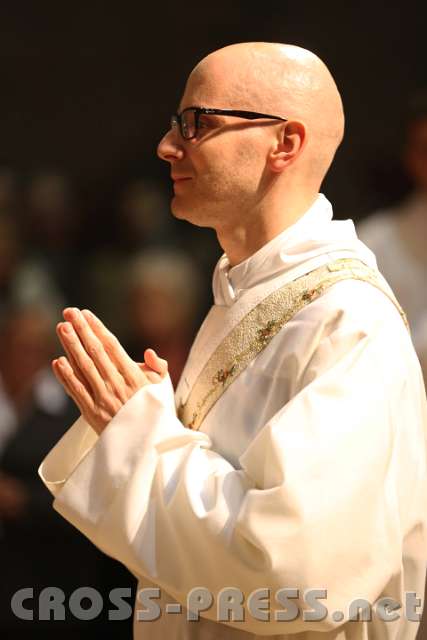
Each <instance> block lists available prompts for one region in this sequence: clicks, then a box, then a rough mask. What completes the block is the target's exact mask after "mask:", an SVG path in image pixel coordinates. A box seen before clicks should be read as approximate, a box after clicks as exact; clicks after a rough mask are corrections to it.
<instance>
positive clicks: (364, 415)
mask: <svg viewBox="0 0 427 640" xmlns="http://www.w3.org/2000/svg"><path fill="white" fill-rule="evenodd" d="M343 128H344V117H343V109H342V104H341V99H340V96H339V93H338V90H337V87H336V85H335V82H334V80H333V78H332V77H331V74H330V73H329V71H328V69H327V68H326V67H325V65H324V64H323V62H322V61H321V60H319V58H317V57H316V56H315V55H314V54H312V53H310V52H309V51H305V50H304V49H301V48H298V47H295V46H289V45H280V44H270V43H245V44H238V45H233V46H229V47H226V48H224V49H221V50H219V51H216V52H214V53H212V54H211V55H209V56H207V57H206V58H205V59H204V60H202V61H201V62H200V63H199V64H198V65H197V66H196V68H195V69H194V70H193V72H192V73H191V75H190V77H189V79H188V82H187V84H186V87H185V91H184V94H183V97H182V100H181V103H180V106H179V111H178V113H177V114H176V115H174V116H173V117H172V120H171V128H170V130H169V131H168V132H167V133H166V135H165V136H164V138H163V139H162V140H161V142H160V144H159V148H158V154H159V156H160V158H162V159H163V160H165V161H166V162H168V163H169V164H170V168H171V176H172V179H173V183H174V196H173V200H172V211H173V213H174V215H175V216H176V217H178V218H183V219H186V220H188V221H190V222H191V223H193V224H196V225H199V226H207V227H212V228H213V229H214V230H215V231H216V233H217V236H218V240H219V242H220V244H221V246H222V248H223V249H224V255H223V256H222V257H221V259H220V260H219V262H218V265H217V267H216V270H215V273H214V278H213V293H214V305H213V307H212V309H211V310H210V312H209V314H208V316H207V318H206V320H205V321H204V323H203V325H202V327H201V329H200V331H199V333H198V335H197V337H196V340H195V342H194V345H193V347H192V349H191V352H190V355H189V358H188V361H187V364H186V367H185V370H184V372H183V375H182V377H181V380H180V383H179V385H178V388H177V390H176V394H175V398H174V395H173V390H172V387H171V384H170V380H169V377H168V375H167V373H166V368H167V364H166V363H165V361H163V360H161V359H160V358H159V356H158V355H157V354H156V353H155V352H153V351H152V350H150V349H148V350H147V351H146V354H145V363H144V364H142V365H139V364H138V363H136V362H133V361H132V360H130V359H129V357H128V356H127V355H126V353H124V352H123V350H122V348H121V347H120V345H119V344H118V342H117V341H116V339H115V338H114V336H112V335H111V334H110V333H109V332H108V330H107V329H106V328H105V327H104V326H103V325H102V323H101V322H100V320H98V319H97V318H96V317H95V316H93V315H92V314H91V313H90V312H89V311H88V310H84V311H83V312H81V311H79V310H77V309H67V310H65V312H64V318H65V322H63V323H60V325H59V326H58V335H59V337H60V339H61V341H62V344H63V346H64V349H65V352H66V356H64V357H61V358H59V359H58V360H56V361H54V363H53V368H54V371H55V373H56V375H57V377H58V379H59V380H60V381H61V382H62V384H63V385H64V387H65V389H66V390H67V392H68V393H69V394H70V395H71V397H72V398H74V400H75V402H76V403H77V405H78V406H79V408H80V411H81V414H82V416H81V418H80V419H79V420H78V421H77V423H76V424H74V425H73V426H72V427H71V429H70V430H69V431H68V433H67V434H66V435H65V437H64V438H63V439H62V440H61V441H60V443H58V445H57V446H56V447H55V449H53V451H52V452H51V453H50V454H49V456H48V457H47V458H46V460H45V461H44V463H43V465H42V467H41V471H40V473H41V476H42V478H43V480H44V482H45V483H46V485H47V486H48V487H49V489H50V490H51V491H52V493H53V494H54V496H55V500H54V507H55V509H57V511H58V512H59V513H60V514H62V515H63V516H64V517H65V518H67V520H69V521H70V522H72V523H73V524H74V525H75V526H76V527H78V528H79V529H80V530H81V531H82V532H83V533H84V534H85V535H86V536H88V537H89V538H90V539H91V540H92V541H93V542H94V543H95V544H96V545H97V546H99V547H100V548H101V549H103V550H104V551H105V552H106V553H108V554H110V555H111V556H113V557H115V558H117V559H119V560H120V561H121V562H123V563H124V564H125V565H126V566H127V567H128V568H129V569H130V570H131V571H133V572H134V573H135V575H136V576H137V577H138V578H139V589H140V591H139V596H138V598H137V602H136V607H135V637H136V638H148V639H149V640H160V639H162V640H164V639H168V640H175V639H176V640H178V639H188V640H189V639H190V638H191V639H194V638H197V639H201V640H208V639H209V640H213V639H214V638H218V639H219V638H221V640H224V639H225V640H251V639H255V638H257V639H258V640H259V639H261V638H270V637H276V638H278V639H283V640H284V639H287V640H291V639H295V640H332V639H334V640H344V639H345V640H350V639H351V640H355V639H356V638H357V639H360V640H362V639H363V640H367V639H369V640H372V639H374V638H375V639H376V640H378V639H379V638H381V639H390V640H391V639H392V638H393V639H397V638H401V639H405V640H411V639H413V638H415V636H416V632H417V627H418V619H419V616H420V610H421V607H420V600H422V598H423V595H424V591H423V585H424V575H425V567H426V554H427V544H426V527H427V522H426V520H427V517H426V504H427V502H426V499H427V481H426V477H427V475H426V422H427V411H426V400H425V390H424V386H423V380H422V375H421V371H420V367H419V363H418V361H417V358H416V355H415V353H414V350H413V347H412V343H411V339H410V336H409V333H408V330H407V326H406V322H405V316H404V313H403V311H402V309H401V308H400V306H399V303H398V302H397V300H396V299H395V297H394V295H393V293H392V291H391V290H390V288H389V287H388V285H387V283H386V282H385V281H384V279H383V278H382V277H381V275H380V274H379V273H378V271H377V268H376V262H375V258H374V256H373V254H372V253H371V252H370V251H369V250H368V249H367V248H366V247H365V246H364V245H363V244H362V243H361V242H360V241H359V240H358V239H357V236H356V234H355V231H354V226H353V223H352V222H351V221H349V220H347V221H345V222H336V221H333V220H332V209H331V205H330V203H329V202H328V201H327V200H326V198H325V197H324V196H323V195H321V194H319V189H320V186H321V183H322V180H323V178H324V176H325V173H326V172H327V170H328V167H329V166H330V164H331V162H332V159H333V156H334V153H335V151H336V149H337V147H338V145H339V143H340V141H341V139H342V135H343ZM160 355H161V354H160Z"/></svg>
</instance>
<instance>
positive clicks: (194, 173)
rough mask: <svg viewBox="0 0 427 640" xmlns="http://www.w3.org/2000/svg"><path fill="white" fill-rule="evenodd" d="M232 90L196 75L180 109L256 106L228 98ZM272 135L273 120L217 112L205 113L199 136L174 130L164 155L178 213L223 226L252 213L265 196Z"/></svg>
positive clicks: (198, 222) (200, 223) (166, 140)
mask: <svg viewBox="0 0 427 640" xmlns="http://www.w3.org/2000/svg"><path fill="white" fill-rule="evenodd" d="M227 93H228V92H227V91H226V90H225V87H223V90H221V87H220V86H219V83H218V82H215V83H214V82H212V81H209V78H208V77H206V75H201V74H198V75H196V76H195V77H192V76H190V79H189V81H188V83H187V86H186V89H185V92H184V95H183V97H182V100H181V103H180V106H179V112H181V111H182V110H183V109H185V108H187V107H191V106H193V107H194V106H197V107H211V108H222V109H227V108H229V109H230V108H234V109H236V108H239V109H244V108H250V107H247V105H245V104H244V102H243V100H241V101H240V103H236V100H235V99H234V100H231V99H230V98H228V99H227ZM272 134H273V127H272V124H271V122H269V123H268V126H265V123H264V125H261V124H260V123H259V122H256V121H255V123H254V122H250V121H247V120H242V119H239V118H234V117H230V116H214V115H200V120H199V130H198V133H197V137H196V138H195V139H192V140H184V139H183V138H182V136H181V134H180V132H179V128H178V127H176V128H174V129H172V130H170V131H168V132H167V133H166V135H165V136H164V137H163V139H162V140H161V141H160V143H159V146H158V155H159V157H160V158H162V159H163V160H166V161H167V162H169V163H170V165H171V176H172V179H173V188H174V197H173V199H172V204H171V208H172V212H173V214H174V215H175V216H176V217H177V218H181V219H185V220H188V221H189V222H192V223H193V224H196V225H198V226H204V227H212V228H214V229H217V230H219V229H221V228H223V227H224V226H225V227H226V226H228V225H234V224H235V223H236V222H237V221H238V220H239V219H241V216H243V215H245V216H249V215H250V213H251V212H252V211H254V208H255V207H256V205H257V201H258V200H259V197H260V195H259V194H260V188H261V181H262V177H263V173H264V171H265V161H266V157H267V152H268V148H269V140H271V135H272ZM269 136H270V138H269Z"/></svg>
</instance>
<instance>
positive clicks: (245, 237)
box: [216, 193, 318, 267]
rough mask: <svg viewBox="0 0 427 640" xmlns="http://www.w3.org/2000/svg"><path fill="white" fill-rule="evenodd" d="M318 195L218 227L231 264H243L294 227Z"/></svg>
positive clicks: (219, 237)
mask: <svg viewBox="0 0 427 640" xmlns="http://www.w3.org/2000/svg"><path fill="white" fill-rule="evenodd" d="M317 196H318V194H317V193H316V194H310V195H309V196H308V195H307V196H304V197H300V198H298V199H295V200H294V202H292V203H288V204H286V203H285V202H284V201H283V200H281V201H280V204H279V203H278V204H277V206H273V205H269V206H268V207H264V208H263V209H262V210H259V211H255V212H253V213H252V215H251V214H249V213H247V214H246V215H244V216H243V215H242V218H241V219H242V223H241V224H237V225H236V224H234V225H233V226H229V227H221V228H219V229H216V232H217V237H218V242H219V244H220V245H221V247H222V249H223V251H224V253H225V254H226V255H227V257H228V260H229V262H230V265H231V266H232V267H234V266H236V265H237V264H240V263H241V262H243V261H244V260H246V259H247V258H249V257H250V256H252V255H253V254H254V253H256V252H257V251H258V250H259V249H261V247H263V246H264V245H265V244H267V243H268V242H270V240H272V239H273V238H275V237H276V236H278V235H279V234H280V233H282V231H285V229H288V228H289V227H291V226H292V225H293V224H295V222H296V221H297V220H299V218H301V217H302V216H303V215H304V213H305V212H306V211H307V210H308V209H309V208H310V207H311V205H312V204H313V203H314V202H315V200H316V198H317Z"/></svg>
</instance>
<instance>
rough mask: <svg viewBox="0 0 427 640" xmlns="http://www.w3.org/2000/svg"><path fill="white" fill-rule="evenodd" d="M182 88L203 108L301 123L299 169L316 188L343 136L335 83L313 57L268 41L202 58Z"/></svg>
mask: <svg viewBox="0 0 427 640" xmlns="http://www.w3.org/2000/svg"><path fill="white" fill-rule="evenodd" d="M187 87H188V88H190V89H191V92H192V95H193V97H195V99H196V100H197V94H199V95H200V100H201V102H200V104H202V103H203V105H205V103H206V102H207V101H208V102H209V101H210V102H209V104H208V105H207V106H211V107H217V108H235V109H246V110H253V111H262V112H265V113H271V114H274V115H280V116H283V117H286V118H287V119H288V120H297V121H302V122H303V123H304V125H305V127H306V129H307V141H308V144H307V149H306V152H305V154H304V159H303V160H301V163H300V166H299V169H300V170H303V171H306V172H307V174H309V175H307V177H311V178H312V179H313V180H314V182H316V181H317V182H319V186H320V183H321V181H322V180H323V177H324V175H325V174H326V172H327V170H328V168H329V166H330V164H331V162H332V159H333V157H334V154H335V152H336V150H337V148H338V146H339V144H340V142H341V140H342V137H343V133H344V113H343V106H342V102H341V97H340V94H339V92H338V89H337V86H336V84H335V81H334V79H333V77H332V75H331V73H330V72H329V70H328V68H327V67H326V65H325V64H324V63H323V62H322V60H320V58H318V56H316V55H315V54H314V53H312V52H310V51H307V50H306V49H302V48H301V47H296V46H293V45H286V44H275V43H268V42H248V43H240V44H234V45H230V46H227V47H224V48H223V49H219V50H218V51H214V52H213V53H211V54H210V55H208V56H207V57H205V58H204V59H203V60H201V62H199V64H198V65H197V66H196V67H195V68H194V69H193V71H192V73H191V74H190V77H189V79H188V83H187Z"/></svg>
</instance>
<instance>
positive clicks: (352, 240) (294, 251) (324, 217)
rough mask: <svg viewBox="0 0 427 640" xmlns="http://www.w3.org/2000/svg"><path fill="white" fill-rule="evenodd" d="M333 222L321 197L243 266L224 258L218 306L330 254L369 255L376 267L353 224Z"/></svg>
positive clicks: (216, 287)
mask: <svg viewBox="0 0 427 640" xmlns="http://www.w3.org/2000/svg"><path fill="white" fill-rule="evenodd" d="M332 218H333V212H332V205H331V203H330V202H329V201H328V200H327V198H325V196H324V195H323V194H321V193H319V195H318V197H317V199H316V200H315V202H314V203H313V204H312V205H311V207H310V208H309V209H308V210H307V211H306V212H305V213H304V214H303V215H302V216H301V217H300V218H299V219H298V220H297V221H296V222H295V223H294V224H293V225H291V226H290V227H288V228H287V229H285V230H284V231H282V232H281V233H280V234H279V235H277V236H276V237H274V238H273V239H272V240H270V242H268V243H267V244H265V245H264V246H263V247H261V249H259V250H258V251H257V252H256V253H254V254H253V255H252V256H250V257H249V258H247V259H246V260H244V261H243V262H241V263H240V264H238V265H236V266H234V267H230V262H229V260H228V257H227V255H226V254H223V255H222V256H221V258H220V259H219V261H218V263H217V266H216V268H215V271H214V275H213V294H214V301H215V304H216V305H220V306H227V307H228V306H231V305H232V304H234V302H236V301H237V300H238V299H239V298H240V296H241V295H242V293H243V292H244V291H247V290H248V289H251V288H252V287H254V286H256V285H259V284H261V283H262V282H267V281H270V280H271V279H272V278H274V277H276V276H279V275H281V274H283V273H284V272H285V271H287V270H289V269H292V268H294V267H296V266H298V265H299V264H301V263H302V262H305V261H307V260H310V259H311V258H314V257H316V256H318V255H321V254H323V253H328V252H330V251H340V250H350V251H354V252H355V254H356V253H357V254H358V255H359V257H360V254H361V253H365V254H366V261H367V262H369V263H370V264H372V266H376V263H375V258H374V257H373V255H372V253H371V252H370V251H369V250H368V249H367V248H366V247H365V245H363V244H362V243H361V242H360V241H359V240H358V239H357V236H356V232H355V228H354V224H353V222H352V220H340V221H337V220H332ZM368 254H370V255H368Z"/></svg>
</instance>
